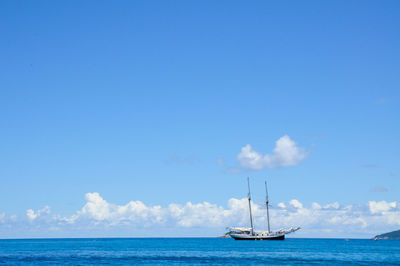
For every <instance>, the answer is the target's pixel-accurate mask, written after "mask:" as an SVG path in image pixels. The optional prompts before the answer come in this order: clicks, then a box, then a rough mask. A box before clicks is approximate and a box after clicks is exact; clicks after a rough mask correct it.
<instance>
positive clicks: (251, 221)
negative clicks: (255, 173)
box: [247, 177, 254, 235]
mask: <svg viewBox="0 0 400 266" xmlns="http://www.w3.org/2000/svg"><path fill="white" fill-rule="evenodd" d="M247 185H248V187H249V195H248V198H249V210H250V224H251V235H254V227H253V215H252V214H251V195H250V179H249V178H248V177H247Z"/></svg>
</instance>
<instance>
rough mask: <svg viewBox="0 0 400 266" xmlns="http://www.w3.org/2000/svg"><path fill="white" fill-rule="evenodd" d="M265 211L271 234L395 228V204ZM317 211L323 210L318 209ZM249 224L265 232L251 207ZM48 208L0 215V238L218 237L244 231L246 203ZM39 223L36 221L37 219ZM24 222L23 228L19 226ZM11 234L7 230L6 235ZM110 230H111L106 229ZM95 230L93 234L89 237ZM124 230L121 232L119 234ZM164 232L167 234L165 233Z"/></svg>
mask: <svg viewBox="0 0 400 266" xmlns="http://www.w3.org/2000/svg"><path fill="white" fill-rule="evenodd" d="M275 206H276V207H273V206H272V207H271V208H270V217H271V225H272V228H273V229H280V228H285V227H290V226H301V227H302V230H300V231H299V232H298V233H296V235H297V236H305V237H310V236H319V237H351V236H357V237H360V236H364V237H373V236H374V235H375V234H378V233H382V232H386V231H391V230H394V229H396V228H398V227H399V226H400V206H399V203H398V202H386V201H379V202H376V201H369V202H368V203H366V204H364V205H347V206H344V205H340V204H339V203H338V202H334V203H329V204H320V203H317V202H313V203H312V204H311V206H306V205H305V204H303V203H302V202H300V201H299V200H297V199H292V200H290V201H288V202H280V203H279V204H277V205H275ZM322 206H323V207H322ZM252 210H253V214H254V223H255V226H256V228H258V229H261V228H265V225H266V209H265V208H264V206H263V205H258V204H253V205H252ZM49 214H50V208H49V207H48V206H46V207H45V208H43V209H41V210H37V211H34V210H32V209H29V210H28V211H27V216H26V219H25V220H21V219H18V220H17V219H11V218H7V217H6V216H5V214H2V215H0V220H1V221H2V222H1V223H0V233H2V234H3V235H4V234H5V232H10V230H11V232H12V228H13V226H14V228H18V229H15V230H20V231H21V228H25V230H26V231H27V232H29V230H36V229H37V230H38V236H40V232H43V230H45V229H46V228H47V229H48V232H50V233H49V234H50V235H49V236H52V235H51V234H54V232H62V231H64V232H66V233H65V235H66V236H68V232H81V236H87V235H88V232H100V233H101V232H104V231H106V230H111V229H112V228H115V230H116V231H117V232H120V231H121V232H128V233H126V234H127V235H129V232H132V230H136V231H135V232H148V234H149V235H152V236H160V234H163V232H169V236H174V235H176V234H177V232H183V231H184V230H189V231H186V232H189V233H190V232H193V231H194V230H196V228H198V229H199V230H200V231H199V232H201V233H202V234H203V235H204V234H205V235H209V234H207V233H205V232H218V233H223V232H224V230H225V228H226V227H228V226H248V225H249V217H248V215H249V214H248V201H247V198H243V199H235V198H231V199H229V200H228V202H227V205H226V207H224V206H221V205H218V204H213V203H209V202H201V203H192V202H187V203H186V204H175V203H171V204H169V205H167V206H165V207H162V206H158V205H156V206H149V205H146V204H144V203H143V202H141V201H130V202H128V203H127V204H123V205H118V204H113V203H110V202H108V201H106V200H105V199H103V198H102V197H101V195H100V194H99V193H96V192H94V193H87V194H86V203H85V204H84V206H83V207H82V208H81V209H80V210H78V211H77V212H76V213H75V214H73V215H69V216H61V215H49ZM39 217H40V218H39ZM24 221H25V223H26V224H25V227H23V223H24ZM10 228H11V229H10ZM110 228H111V229H110ZM95 230H98V231H95ZM122 230H125V231H122ZM168 230H169V231H168Z"/></svg>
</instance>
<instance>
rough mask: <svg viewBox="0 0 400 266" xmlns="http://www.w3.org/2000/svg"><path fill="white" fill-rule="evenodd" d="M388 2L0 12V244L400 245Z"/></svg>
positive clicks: (65, 6) (393, 25)
mask: <svg viewBox="0 0 400 266" xmlns="http://www.w3.org/2000/svg"><path fill="white" fill-rule="evenodd" d="M399 12H400V2H399V1H383V2H382V1H250V2H249V1H84V2H82V1H1V2H0V36H1V42H0V184H1V185H0V238H13V237H93V236H95V237H102V236H126V237H131V236H214V235H219V234H222V233H224V232H225V231H224V230H225V228H226V227H229V226H248V224H249V221H248V218H247V217H248V213H247V211H248V210H247V209H246V208H247V207H246V205H245V203H246V201H245V200H243V199H244V198H246V197H247V177H250V182H251V188H252V196H253V203H254V208H255V209H256V211H255V216H256V218H255V219H256V226H257V227H258V228H262V227H263V226H264V225H265V221H264V217H265V210H264V209H263V206H262V204H263V201H264V197H265V188H264V181H265V180H267V181H268V184H269V193H270V202H271V205H272V206H271V208H272V209H271V212H272V218H273V220H272V221H271V222H272V227H273V228H274V229H279V228H282V227H290V226H301V227H302V230H300V231H298V232H296V234H295V235H294V236H295V237H366V238H368V237H372V236H374V235H376V234H378V233H383V232H386V231H391V230H395V229H399V228H400V199H399V195H400V152H399V151H400V141H399V136H400V123H399V122H400V121H399V117H400V75H399V73H400V48H399V47H400V30H399V29H400V17H399V16H398V14H399Z"/></svg>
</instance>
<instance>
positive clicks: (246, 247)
mask: <svg viewBox="0 0 400 266" xmlns="http://www.w3.org/2000/svg"><path fill="white" fill-rule="evenodd" d="M0 264H6V265H7V264H18V265H21V264H31V265H35V264H49V265H54V264H66V265H68V264H69V265H87V264H89V265H90V264H92V265H98V264H119V265H126V264H147V265H160V264H175V265H183V264H192V265H193V264H209V265H221V264H229V265H232V264H238V265H239V264H240V265H243V264H252V265H254V264H269V265H291V264H306V265H309V264H322V265H373V264H385V265H400V241H398V240H379V241H372V240H366V239H350V240H348V241H346V240H344V239H293V238H289V239H286V240H284V241H235V240H233V239H226V238H115V239H111V238H103V239H101V238H99V239H98V238H91V239H18V240H16V239H3V240H0Z"/></svg>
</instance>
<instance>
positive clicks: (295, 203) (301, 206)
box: [289, 199, 303, 209]
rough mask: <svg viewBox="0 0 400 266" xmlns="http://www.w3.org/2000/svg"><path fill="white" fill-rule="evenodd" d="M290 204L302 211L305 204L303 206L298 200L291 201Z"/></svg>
mask: <svg viewBox="0 0 400 266" xmlns="http://www.w3.org/2000/svg"><path fill="white" fill-rule="evenodd" d="M289 204H290V205H291V206H293V207H295V208H297V209H301V208H303V204H301V202H300V201H298V200H296V199H292V200H291V201H289Z"/></svg>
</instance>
